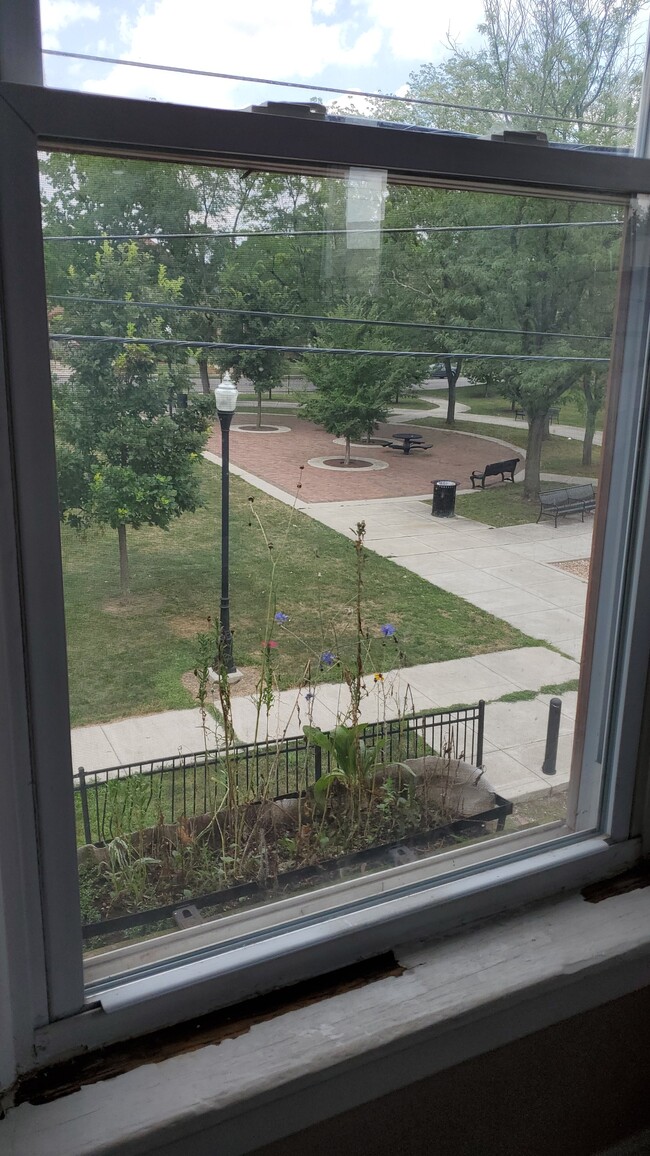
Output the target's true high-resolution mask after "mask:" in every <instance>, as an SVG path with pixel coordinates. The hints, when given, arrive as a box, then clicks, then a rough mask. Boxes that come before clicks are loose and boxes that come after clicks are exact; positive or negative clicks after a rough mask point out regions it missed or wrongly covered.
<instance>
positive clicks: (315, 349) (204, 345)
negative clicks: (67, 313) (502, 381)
mask: <svg viewBox="0 0 650 1156" xmlns="http://www.w3.org/2000/svg"><path fill="white" fill-rule="evenodd" d="M50 341H55V342H59V343H66V344H69V343H70V342H72V341H73V342H80V343H81V342H88V341H93V342H95V343H97V344H103V345H107V344H109V345H110V344H112V345H150V346H151V347H152V348H158V347H163V348H170V347H174V348H177V349H246V350H250V351H252V352H257V350H259V349H264V350H268V351H272V352H275V353H316V354H322V353H330V354H342V355H343V356H345V357H426V358H427V360H428V361H445V360H447V359H450V360H451V361H459V360H462V361H562V362H565V361H575V362H589V363H592V362H603V363H605V364H607V363H608V362H609V358H608V357H575V356H573V355H570V356H568V357H562V356H556V355H555V354H546V353H540V354H537V353H535V354H524V353H521V354H520V353H463V352H462V351H461V352H458V351H456V352H453V353H449V352H447V353H435V352H431V351H428V352H426V351H425V352H422V351H420V350H418V351H413V350H411V349H339V348H328V347H325V346H322V347H321V346H315V345H266V344H264V343H263V342H261V341H258V342H256V343H254V344H247V343H245V342H241V341H180V340H178V339H176V338H171V337H109V336H107V335H106V334H102V335H93V334H90V333H51V334H50Z"/></svg>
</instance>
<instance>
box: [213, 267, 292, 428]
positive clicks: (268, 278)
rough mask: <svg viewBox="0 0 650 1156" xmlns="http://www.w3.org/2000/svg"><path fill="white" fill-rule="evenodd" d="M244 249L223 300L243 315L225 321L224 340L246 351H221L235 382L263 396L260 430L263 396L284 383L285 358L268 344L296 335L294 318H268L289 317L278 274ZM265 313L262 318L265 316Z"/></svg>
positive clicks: (259, 415)
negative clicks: (244, 383) (242, 380)
mask: <svg viewBox="0 0 650 1156" xmlns="http://www.w3.org/2000/svg"><path fill="white" fill-rule="evenodd" d="M242 249H244V245H242V246H240V247H239V248H238V249H237V250H236V253H235V255H234V258H233V263H232V265H231V266H230V268H229V269H228V270H227V271H226V273H225V274H224V278H223V281H222V285H221V292H222V301H223V302H224V304H225V303H227V305H228V307H229V308H231V309H235V310H238V311H239V312H237V313H232V314H224V315H222V316H221V318H220V322H219V325H220V339H221V341H224V342H227V343H232V344H234V345H241V346H245V347H246V348H241V349H238V348H234V349H224V350H222V351H220V361H221V364H222V365H223V366H224V367H225V368H226V369H229V370H230V371H231V373H232V376H233V378H234V379H235V381H239V379H240V378H241V377H245V378H247V379H248V380H249V381H250V382H251V384H252V386H253V389H254V390H255V393H256V394H257V428H258V429H259V428H260V427H261V425H262V394H263V393H265V392H266V391H267V390H271V389H274V388H275V386H276V385H279V384H280V382H281V380H282V371H283V368H284V365H285V360H286V358H285V354H284V353H282V351H281V350H278V351H276V350H275V349H265V348H262V347H263V346H266V345H270V346H274V345H277V346H281V345H284V344H288V343H289V342H290V341H291V340H292V338H293V337H294V334H295V329H294V324H293V323H292V321H291V317H290V316H281V317H271V316H265V315H264V310H266V309H268V310H269V311H270V312H271V313H281V314H284V313H288V312H289V311H288V309H287V296H286V293H285V291H284V289H283V287H282V286H281V285H279V284H278V282H277V280H276V279H275V278H274V277H273V276H272V274H271V272H270V266H269V261H268V259H265V257H264V256H262V257H259V256H258V257H257V258H256V259H254V263H252V262H251V261H250V260H249V259H247V257H248V255H247V254H246V253H242V252H241V250H242ZM259 314H261V316H260V315H259Z"/></svg>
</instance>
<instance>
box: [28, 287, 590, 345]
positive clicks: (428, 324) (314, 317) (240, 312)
mask: <svg viewBox="0 0 650 1156" xmlns="http://www.w3.org/2000/svg"><path fill="white" fill-rule="evenodd" d="M48 301H77V302H80V301H81V302H86V303H87V304H88V305H133V306H135V307H137V308H138V309H167V310H171V311H172V312H177V313H219V314H222V313H225V314H228V315H229V316H230V315H234V316H243V317H278V318H280V319H281V320H283V321H316V322H326V323H328V324H329V323H330V322H335V323H336V324H337V325H369V326H380V327H382V328H385V329H426V330H435V331H436V332H439V333H440V332H446V331H447V330H450V329H451V330H453V331H454V332H455V333H499V334H505V335H506V336H508V337H552V338H559V337H563V338H571V339H575V340H576V341H611V338H610V337H602V336H599V335H597V334H593V333H552V332H551V331H550V330H544V329H494V328H489V327H487V326H484V325H437V324H434V322H432V321H378V320H376V319H375V318H369V317H326V316H321V315H319V314H315V313H276V312H273V310H271V309H231V308H229V307H227V306H224V305H175V304H173V303H171V302H157V301H131V300H126V299H125V298H124V297H79V296H75V295H73V294H62V293H48Z"/></svg>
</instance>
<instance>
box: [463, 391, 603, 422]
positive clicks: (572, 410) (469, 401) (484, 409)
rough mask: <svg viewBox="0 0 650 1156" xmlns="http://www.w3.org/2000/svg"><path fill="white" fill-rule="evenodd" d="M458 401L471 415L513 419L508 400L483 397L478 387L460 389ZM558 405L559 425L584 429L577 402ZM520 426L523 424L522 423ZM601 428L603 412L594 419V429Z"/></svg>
mask: <svg viewBox="0 0 650 1156" xmlns="http://www.w3.org/2000/svg"><path fill="white" fill-rule="evenodd" d="M457 398H458V400H459V401H461V402H463V404H464V405H468V406H469V407H470V409H471V411H472V413H480V414H488V415H490V416H494V417H514V416H515V415H514V412H513V409H512V403H511V401H510V398H507V397H503V396H501V395H499V394H490V396H489V397H485V390H484V389H483V388H482V387H481V386H480V385H470V386H468V387H467V388H466V389H460V390H458V393H457ZM558 405H559V407H560V423H561V424H562V425H577V426H581V427H584V424H585V414H584V409H582V408H581V406H580V405H578V404H577V402H575V401H573V400H571V399H569V400H567V399H565V398H560V400H559V402H558ZM521 424H522V426H525V424H526V423H525V422H523V421H522V423H521ZM602 428H603V412H602V410H601V412H600V413H599V414H598V417H597V418H596V429H598V430H602Z"/></svg>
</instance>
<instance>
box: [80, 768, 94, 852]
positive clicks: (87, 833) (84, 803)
mask: <svg viewBox="0 0 650 1156" xmlns="http://www.w3.org/2000/svg"><path fill="white" fill-rule="evenodd" d="M77 774H78V777H79V795H80V796H81V814H82V817H83V824H84V838H85V840H86V843H92V841H93V836H92V831H91V830H90V812H89V810H88V794H87V792H86V772H85V771H84V769H83V767H79V770H78V772H77Z"/></svg>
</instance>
